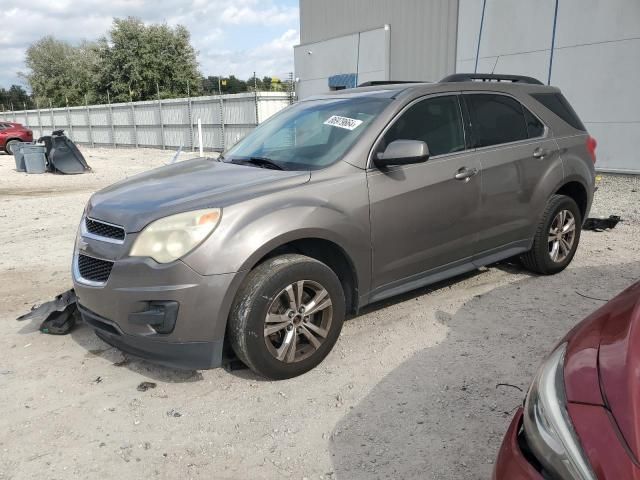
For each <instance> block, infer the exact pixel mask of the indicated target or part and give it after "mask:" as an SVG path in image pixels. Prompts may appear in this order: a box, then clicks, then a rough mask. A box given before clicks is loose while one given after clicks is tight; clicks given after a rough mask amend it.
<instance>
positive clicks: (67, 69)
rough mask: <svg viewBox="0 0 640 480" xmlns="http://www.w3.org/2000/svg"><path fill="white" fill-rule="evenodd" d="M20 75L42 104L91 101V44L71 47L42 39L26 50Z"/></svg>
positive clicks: (95, 60) (93, 55) (94, 60)
mask: <svg viewBox="0 0 640 480" xmlns="http://www.w3.org/2000/svg"><path fill="white" fill-rule="evenodd" d="M25 63H26V65H27V68H28V69H29V73H27V74H26V75H24V77H25V78H26V80H27V82H28V83H29V86H30V87H31V91H32V92H33V95H34V97H35V99H37V100H38V102H39V103H40V104H42V105H46V104H48V102H49V99H50V100H51V102H52V104H53V106H56V107H60V106H63V105H66V104H67V101H68V102H69V104H71V105H80V104H83V103H84V102H85V98H84V96H85V95H87V94H89V95H90V96H91V98H89V99H88V101H93V100H95V95H93V88H92V87H93V85H94V78H95V74H96V71H97V68H98V64H99V58H98V56H97V48H96V44H94V43H83V44H81V45H79V46H77V47H73V46H71V45H70V44H68V43H67V42H63V41H60V40H56V39H55V38H53V37H51V36H47V37H44V38H42V39H40V40H38V41H37V42H36V43H34V44H32V45H31V46H29V48H28V49H27V56H26V62H25Z"/></svg>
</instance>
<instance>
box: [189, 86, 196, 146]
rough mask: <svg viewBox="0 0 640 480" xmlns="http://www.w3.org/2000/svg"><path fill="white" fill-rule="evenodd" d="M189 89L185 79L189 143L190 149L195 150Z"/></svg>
mask: <svg viewBox="0 0 640 480" xmlns="http://www.w3.org/2000/svg"><path fill="white" fill-rule="evenodd" d="M191 113H192V112H191V89H190V88H189V82H188V81H187V119H188V120H189V145H190V146H191V151H192V152H195V151H196V149H195V144H194V142H193V117H192V116H191Z"/></svg>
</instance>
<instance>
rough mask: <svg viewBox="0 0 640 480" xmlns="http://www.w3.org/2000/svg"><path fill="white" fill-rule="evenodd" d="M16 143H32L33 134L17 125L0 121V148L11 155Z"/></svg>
mask: <svg viewBox="0 0 640 480" xmlns="http://www.w3.org/2000/svg"><path fill="white" fill-rule="evenodd" d="M18 142H33V132H32V131H31V130H30V129H29V128H27V127H24V126H23V125H21V124H19V123H13V122H2V121H0V148H3V149H4V151H5V152H7V153H8V154H9V155H12V154H13V147H15V145H16V144H17V143H18Z"/></svg>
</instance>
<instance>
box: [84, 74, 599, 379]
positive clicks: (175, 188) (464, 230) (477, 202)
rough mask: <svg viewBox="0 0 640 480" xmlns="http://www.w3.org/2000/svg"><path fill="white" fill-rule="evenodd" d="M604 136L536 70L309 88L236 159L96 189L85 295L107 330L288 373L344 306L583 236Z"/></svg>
mask: <svg viewBox="0 0 640 480" xmlns="http://www.w3.org/2000/svg"><path fill="white" fill-rule="evenodd" d="M594 162H595V140H593V138H592V137H590V136H589V135H588V134H587V132H586V130H585V128H584V126H583V124H582V123H581V122H580V120H579V118H578V117H577V116H576V114H575V112H574V111H573V109H572V108H571V106H570V105H569V104H568V103H567V101H566V100H565V98H564V97H563V96H562V94H561V93H560V91H559V90H558V89H556V88H552V87H548V86H544V85H542V84H541V83H540V82H539V81H537V80H535V79H532V78H528V77H517V76H499V75H462V74H458V75H454V76H451V77H447V78H446V79H444V80H443V81H442V82H439V83H400V84H384V83H378V84H374V85H370V86H366V87H362V88H356V89H352V90H345V91H341V92H336V93H333V94H328V95H323V96H319V97H314V98H310V99H308V100H305V101H300V102H298V103H296V104H294V105H292V106H290V107H289V108H287V109H285V110H283V111H282V112H280V113H278V114H276V115H274V116H273V117H272V118H270V119H269V120H268V121H266V122H264V123H263V124H261V125H260V126H259V127H258V128H256V129H255V130H254V131H253V132H252V133H251V134H249V135H248V136H247V137H246V138H244V139H243V140H241V141H240V142H239V143H238V144H236V145H235V146H233V147H232V148H230V149H229V150H228V151H226V152H225V153H224V155H223V156H221V157H220V158H218V159H210V158H199V159H194V160H189V161H184V162H180V163H177V164H173V165H170V166H166V167H162V168H159V169H156V170H153V171H149V172H146V173H142V174H140V175H137V176H135V177H132V178H129V179H126V180H124V181H122V182H120V183H117V184H115V185H113V186H110V187H108V188H106V189H104V190H101V191H99V192H97V193H96V194H94V195H93V196H92V197H91V199H90V200H89V202H88V204H87V207H86V210H85V212H84V215H83V217H82V221H81V224H80V229H79V232H78V236H77V241H76V245H75V253H74V256H73V279H74V285H75V289H76V293H77V296H78V307H79V309H80V311H81V313H82V317H83V318H84V320H85V321H86V323H87V324H89V325H91V326H92V327H93V328H94V329H95V331H96V333H97V334H98V336H99V337H100V338H102V339H103V340H104V341H106V342H108V343H110V344H112V345H114V346H117V347H119V348H121V349H122V350H124V351H128V352H131V353H133V354H136V355H138V356H141V357H144V358H147V359H150V360H152V361H155V362H158V363H162V364H166V365H170V366H176V367H181V368H190V369H200V368H211V367H217V366H220V365H221V364H222V363H223V361H224V360H223V359H226V358H231V354H232V352H235V354H236V355H237V357H238V358H239V359H240V360H241V361H242V362H244V363H245V364H246V365H247V366H249V367H250V368H251V369H253V370H254V371H255V372H257V373H258V374H260V375H263V376H265V377H268V378H272V379H283V378H289V377H294V376H296V375H300V374H302V373H304V372H306V371H308V370H310V369H311V368H313V367H315V366H316V365H318V364H319V363H320V362H321V361H322V360H323V359H324V357H325V356H326V355H327V354H328V353H329V351H330V350H331V348H332V347H333V345H334V344H335V342H336V340H337V339H338V336H339V335H340V330H341V328H342V323H343V320H344V318H345V316H346V315H348V314H357V312H358V310H359V309H361V308H362V307H363V306H365V305H367V304H370V303H372V302H376V301H379V300H382V299H384V298H387V297H391V296H393V295H397V294H399V293H402V292H406V291H409V290H412V289H415V288H418V287H421V286H424V285H426V284H429V283H433V282H437V281H440V280H443V279H445V278H449V277H453V276H455V275H459V274H461V273H464V272H468V271H470V270H474V269H477V268H479V267H481V266H483V265H487V264H491V263H494V262H497V261H500V260H503V259H507V258H510V257H516V256H519V257H520V258H521V261H522V264H523V265H524V266H525V267H526V268H528V269H529V270H532V271H534V272H536V273H539V274H553V273H557V272H559V271H561V270H562V269H564V268H565V267H566V266H567V265H568V264H569V262H571V259H572V258H573V255H574V254H575V252H576V248H577V247H578V241H579V239H580V230H581V226H582V223H583V220H584V219H585V218H586V216H587V212H588V211H589V208H590V205H591V200H592V196H593V190H594Z"/></svg>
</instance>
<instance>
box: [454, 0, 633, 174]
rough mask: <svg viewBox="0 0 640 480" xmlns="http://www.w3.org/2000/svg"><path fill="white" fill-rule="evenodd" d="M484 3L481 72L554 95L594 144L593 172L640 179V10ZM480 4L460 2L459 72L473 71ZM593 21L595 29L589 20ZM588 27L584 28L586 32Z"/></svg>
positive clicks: (569, 2) (628, 3) (586, 3)
mask: <svg viewBox="0 0 640 480" xmlns="http://www.w3.org/2000/svg"><path fill="white" fill-rule="evenodd" d="M555 6H556V1H555V0H542V1H539V2H530V1H527V0H486V9H485V18H484V23H483V28H482V36H481V38H480V49H479V52H480V54H479V58H478V60H477V63H478V71H479V72H491V71H493V70H494V69H495V73H512V74H520V75H530V76H534V77H537V78H539V79H540V80H541V81H543V82H545V83H546V82H547V79H548V77H549V73H550V74H551V84H552V85H554V86H557V87H559V88H560V89H561V90H562V92H563V93H564V95H565V96H566V97H567V98H568V99H569V101H570V102H571V104H572V105H573V107H574V108H575V110H576V111H577V112H578V115H579V116H580V117H581V118H582V120H583V122H584V123H585V125H586V126H587V129H588V130H589V132H590V133H591V134H592V135H593V136H594V137H595V138H596V139H597V140H598V149H597V157H598V162H597V164H596V168H597V169H598V170H601V171H613V172H625V173H631V172H633V173H640V153H638V152H639V151H640V149H639V148H638V147H639V144H638V138H640V93H639V92H638V88H637V85H636V84H637V81H636V79H637V78H640V61H639V59H640V22H639V21H638V19H640V2H638V1H637V0H611V1H608V2H602V1H599V0H562V1H559V2H558V15H557V24H556V38H555V48H554V51H553V59H552V52H551V42H552V36H553V22H554V12H555ZM481 14H482V1H478V0H460V21H459V26H460V28H459V31H458V58H457V62H456V70H457V71H458V72H469V71H471V72H472V71H473V69H474V67H475V63H476V58H475V57H476V52H477V50H478V39H479V35H478V34H479V31H480V23H481ZM594 18H595V19H597V21H593V19H594ZM585 25H588V28H585Z"/></svg>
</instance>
